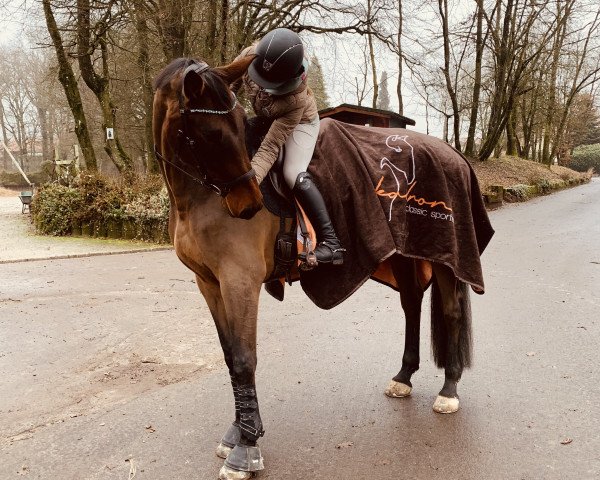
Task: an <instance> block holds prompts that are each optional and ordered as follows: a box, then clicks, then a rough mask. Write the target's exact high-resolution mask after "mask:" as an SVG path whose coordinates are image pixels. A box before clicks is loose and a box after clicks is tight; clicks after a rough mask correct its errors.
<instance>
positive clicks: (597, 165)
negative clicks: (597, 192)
mask: <svg viewBox="0 0 600 480" xmlns="http://www.w3.org/2000/svg"><path fill="white" fill-rule="evenodd" d="M569 168H572V169H573V170H577V171H578V172H585V171H587V170H589V169H590V168H593V169H594V172H595V173H597V174H600V143H596V144H593V145H581V146H579V147H577V148H576V149H575V150H574V151H573V156H572V159H571V162H570V163H569Z"/></svg>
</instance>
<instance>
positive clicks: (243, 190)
mask: <svg viewBox="0 0 600 480" xmlns="http://www.w3.org/2000/svg"><path fill="white" fill-rule="evenodd" d="M224 203H225V206H226V208H227V210H228V212H229V215H231V216H232V217H234V218H241V219H243V220H250V219H251V218H252V217H254V215H256V213H257V212H258V211H259V210H260V209H261V208H262V207H263V201H262V193H261V192H260V189H259V188H258V185H257V184H256V181H255V180H252V181H251V182H250V183H247V184H246V185H244V186H240V187H237V188H234V189H233V190H231V192H229V194H228V195H227V196H226V197H225V199H224Z"/></svg>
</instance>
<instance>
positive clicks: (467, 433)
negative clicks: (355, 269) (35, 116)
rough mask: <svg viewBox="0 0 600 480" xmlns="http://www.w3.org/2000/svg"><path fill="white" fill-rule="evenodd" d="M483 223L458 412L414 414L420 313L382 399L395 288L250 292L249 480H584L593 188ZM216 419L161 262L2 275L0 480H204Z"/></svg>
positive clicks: (176, 294)
mask: <svg viewBox="0 0 600 480" xmlns="http://www.w3.org/2000/svg"><path fill="white" fill-rule="evenodd" d="M491 219H492V223H493V225H494V227H495V229H496V231H497V233H496V236H495V237H494V239H493V240H492V242H491V244H490V246H489V247H488V250H487V251H486V252H485V253H484V256H483V267H484V275H485V279H486V288H487V293H486V294H485V295H484V296H481V297H480V296H476V295H473V297H472V301H473V317H474V331H475V365H474V367H473V369H471V370H470V371H467V372H465V374H464V376H463V380H462V381H461V383H460V385H459V392H460V394H461V407H462V408H461V410H460V411H459V412H458V413H457V414H454V415H450V416H440V415H437V414H435V413H434V412H433V411H432V410H431V406H432V403H433V400H434V398H435V396H436V394H437V392H438V390H439V389H440V388H441V385H442V383H443V372H441V371H439V370H437V369H436V368H435V367H434V366H433V364H432V362H431V360H430V359H429V356H428V350H429V346H428V342H429V333H428V330H429V327H428V321H427V318H426V317H427V315H426V314H424V315H423V320H424V321H423V327H422V332H423V333H422V337H423V338H422V342H423V343H422V351H423V354H422V366H421V370H420V371H419V372H418V373H417V374H415V376H414V382H413V383H414V387H415V388H414V391H413V396H412V397H411V398H408V399H390V398H387V397H385V396H384V395H383V391H384V389H385V386H386V385H387V382H388V381H389V379H390V378H391V377H392V376H393V375H394V374H395V373H396V372H397V371H398V369H399V368H400V358H401V355H402V347H403V342H404V338H403V335H404V333H403V329H404V327H403V324H404V320H403V316H402V314H401V310H400V305H399V299H398V295H397V294H396V293H395V292H393V291H392V290H390V289H387V288H385V287H383V286H381V285H378V284H376V283H374V282H369V283H368V284H367V285H365V286H364V287H363V288H362V289H361V290H360V291H359V292H357V293H356V294H355V295H354V296H353V297H352V298H350V299H349V300H348V301H347V302H345V303H344V304H343V305H341V306H340V307H338V308H336V309H334V310H332V311H327V312H324V311H321V310H318V309H317V308H316V307H315V306H313V305H312V304H311V303H310V301H309V300H308V299H306V298H305V296H304V295H303V293H302V291H301V289H300V287H299V286H298V285H294V286H293V287H291V288H290V287H287V290H286V296H287V298H286V300H285V302H283V303H278V302H276V301H275V300H273V299H271V298H270V297H269V296H267V295H266V294H265V295H264V297H263V302H262V305H261V309H260V320H259V323H260V326H259V366H258V373H257V377H258V394H259V399H260V401H261V413H262V416H263V421H264V422H265V429H266V432H267V433H266V436H265V437H264V438H263V439H262V441H261V447H262V451H263V455H264V457H265V466H266V470H265V471H264V472H263V473H261V474H260V476H259V478H274V479H291V480H294V479H310V480H312V479H319V480H320V479H323V480H324V479H327V480H337V479H352V480H353V479H387V478H390V479H444V480H448V479H461V480H462V479H465V480H466V479H478V480H480V479H561V480H562V479H578V480H580V479H583V480H586V479H590V480H591V479H595V478H600V430H599V428H598V427H599V425H600V413H599V411H598V407H599V400H600V366H599V363H600V362H599V361H600V354H599V345H600V315H599V313H598V312H600V308H599V307H600V295H598V288H599V281H600V180H599V179H594V181H593V182H592V183H591V184H589V185H584V186H581V187H578V188H575V189H571V190H566V191H562V192H559V193H556V194H554V195H551V196H548V197H543V198H538V199H536V200H533V201H531V202H529V203H527V204H519V205H510V206H507V207H504V208H502V209H500V210H498V211H495V212H492V213H491ZM424 311H425V312H426V310H424ZM232 415H233V399H232V395H231V392H230V387H229V379H228V376H227V373H226V369H225V368H224V365H223V362H222V360H221V356H220V347H219V345H218V340H217V335H216V332H215V331H214V327H213V326H212V321H211V320H210V316H209V314H208V310H207V309H206V307H205V305H204V303H203V300H202V298H201V296H200V295H199V294H198V293H197V291H196V286H195V285H194V283H193V276H192V275H191V273H190V272H188V271H187V270H186V269H185V268H184V267H183V266H182V265H181V264H180V263H179V261H178V260H177V259H176V257H175V254H174V253H173V252H172V251H159V252H146V253H135V254H123V255H112V256H96V257H89V258H78V259H61V260H51V261H36V262H26V263H5V264H0V479H2V480H4V479H13V478H39V479H52V480H53V479H60V480H68V479H113V478H114V479H128V478H129V479H130V478H136V479H138V478H139V479H144V478H146V479H152V480H154V479H165V480H168V479H179V480H187V479H200V480H202V479H211V480H214V479H215V478H216V476H217V473H218V471H219V468H220V466H221V464H222V461H221V460H220V459H218V458H217V457H215V456H214V454H213V450H214V447H215V446H216V445H217V443H218V441H219V439H220V436H221V435H222V433H223V432H224V430H225V429H226V427H227V425H228V424H229V422H230V421H231V419H232ZM134 472H135V473H134Z"/></svg>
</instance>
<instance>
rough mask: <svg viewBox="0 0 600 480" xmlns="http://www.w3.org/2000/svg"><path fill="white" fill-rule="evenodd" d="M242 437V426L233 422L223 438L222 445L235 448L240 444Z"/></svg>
mask: <svg viewBox="0 0 600 480" xmlns="http://www.w3.org/2000/svg"><path fill="white" fill-rule="evenodd" d="M241 437H242V430H241V429H240V424H239V423H237V422H233V423H232V424H231V425H229V428H228V429H227V431H226V432H225V435H223V438H221V445H224V446H226V447H229V448H233V447H235V446H236V445H237V444H238V443H240V438H241Z"/></svg>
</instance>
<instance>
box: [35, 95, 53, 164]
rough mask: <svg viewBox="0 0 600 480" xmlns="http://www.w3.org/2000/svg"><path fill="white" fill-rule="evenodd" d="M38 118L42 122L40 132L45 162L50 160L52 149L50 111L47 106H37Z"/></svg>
mask: <svg viewBox="0 0 600 480" xmlns="http://www.w3.org/2000/svg"><path fill="white" fill-rule="evenodd" d="M36 108H37V112H38V119H39V122H40V134H41V137H42V158H43V161H44V162H47V161H49V160H50V155H49V152H50V149H49V144H48V136H49V135H48V112H47V111H46V109H45V108H42V107H40V106H37V107H36Z"/></svg>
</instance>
